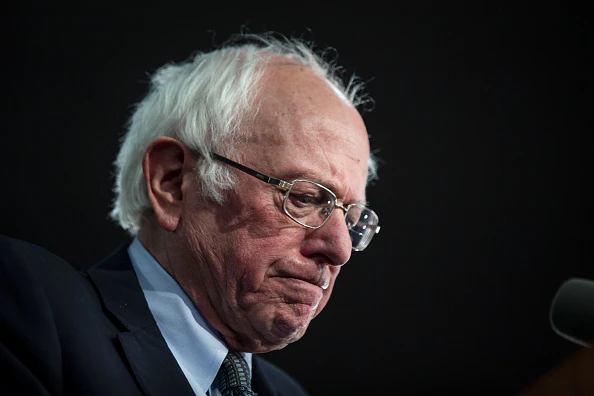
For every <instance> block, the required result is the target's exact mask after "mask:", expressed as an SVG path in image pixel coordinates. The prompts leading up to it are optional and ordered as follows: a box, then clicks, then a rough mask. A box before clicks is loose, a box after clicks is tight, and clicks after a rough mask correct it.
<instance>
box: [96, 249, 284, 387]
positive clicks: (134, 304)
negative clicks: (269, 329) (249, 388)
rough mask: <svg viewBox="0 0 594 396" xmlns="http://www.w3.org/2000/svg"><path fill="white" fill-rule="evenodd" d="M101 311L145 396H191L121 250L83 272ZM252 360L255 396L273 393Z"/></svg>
mask: <svg viewBox="0 0 594 396" xmlns="http://www.w3.org/2000/svg"><path fill="white" fill-rule="evenodd" d="M87 274H88V275H89V278H90V279H91V282H92V283H93V284H94V285H95V287H96V288H97V290H98V291H99V296H100V298H101V299H102V300H103V303H104V304H105V308H106V309H107V310H108V311H109V312H110V313H111V314H112V315H113V316H114V317H115V318H116V319H117V321H118V322H119V323H116V325H118V327H119V328H120V330H122V331H121V332H120V333H118V335H117V338H118V341H119V342H120V344H121V345H122V347H123V350H124V352H125V354H126V358H127V359H128V362H129V363H130V366H131V367H132V370H133V372H134V375H135V376H136V378H137V380H138V382H139V383H140V385H141V386H142V388H143V390H144V392H145V393H146V394H147V395H164V394H175V395H194V392H193V390H192V388H191V386H190V384H189V383H188V381H187V379H186V377H185V375H184V373H183V372H182V370H181V368H180V367H179V365H178V364H177V361H176V360H175V358H174V357H173V354H172V353H171V351H170V350H169V348H168V347H167V343H166V342H165V339H164V338H163V336H162V335H161V331H160V330H159V327H158V326H157V323H156V322H155V319H154V317H153V315H152V313H151V311H150V309H149V307H148V304H147V302H146V300H145V298H144V293H143V292H142V288H141V287H140V284H139V283H138V278H137V277H136V272H134V268H133V267H132V262H131V261H130V256H129V255H128V245H124V246H121V247H120V248H118V249H117V250H116V251H115V252H113V253H112V254H111V255H110V256H109V257H107V258H106V259H105V260H103V261H101V262H100V263H99V264H97V265H95V266H93V267H91V268H90V269H89V270H87ZM258 359H259V358H256V356H255V355H254V356H253V360H252V383H253V386H254V388H255V390H256V392H257V393H258V395H259V396H272V395H275V392H274V391H273V390H272V389H271V388H270V386H269V385H268V383H269V380H268V379H267V378H266V375H265V372H264V371H263V370H262V369H261V367H260V364H259V360H258Z"/></svg>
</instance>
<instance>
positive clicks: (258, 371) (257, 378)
mask: <svg viewBox="0 0 594 396" xmlns="http://www.w3.org/2000/svg"><path fill="white" fill-rule="evenodd" d="M269 383H270V381H269V380H268V378H266V373H265V372H264V370H262V368H261V367H260V358H259V357H258V356H256V355H252V387H253V388H254V390H255V391H256V392H257V393H258V396H275V395H276V394H277V393H276V392H274V391H273V390H272V388H271V387H270V385H269Z"/></svg>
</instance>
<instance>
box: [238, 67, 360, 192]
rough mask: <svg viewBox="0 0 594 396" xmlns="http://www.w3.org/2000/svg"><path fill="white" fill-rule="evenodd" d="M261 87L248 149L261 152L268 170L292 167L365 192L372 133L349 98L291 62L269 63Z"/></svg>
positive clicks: (321, 78) (307, 70)
mask: <svg viewBox="0 0 594 396" xmlns="http://www.w3.org/2000/svg"><path fill="white" fill-rule="evenodd" d="M261 84H262V85H261V87H260V91H259V96H258V104H259V110H258V114H257V116H256V117H255V119H254V120H253V122H252V124H251V126H250V129H251V131H250V132H251V133H250V138H249V139H248V144H249V146H251V147H252V148H255V149H256V150H257V155H258V158H259V160H260V161H261V162H262V163H263V165H265V166H274V165H276V164H278V162H279V161H281V162H282V163H291V164H292V165H293V166H296V167H297V166H299V167H301V168H302V169H309V171H310V172H312V173H314V172H316V170H317V171H319V173H320V175H319V176H320V177H322V176H323V175H329V176H328V177H334V178H338V179H342V180H345V182H344V183H350V184H356V185H357V187H355V186H351V187H349V188H350V189H355V188H356V189H357V190H359V189H362V190H363V191H364V186H365V181H366V179H367V160H368V156H369V141H368V136H367V130H366V128H365V125H364V123H363V120H362V119H361V116H360V114H359V112H358V111H357V110H356V109H355V108H354V106H353V105H352V104H351V103H350V102H349V101H348V100H347V99H346V98H345V97H344V95H342V94H341V93H340V92H339V91H338V90H337V89H336V88H334V87H333V86H332V85H331V84H330V83H328V81H326V80H325V79H324V78H323V77H322V76H320V75H318V74H316V73H315V72H313V71H312V70H311V69H309V68H308V67H306V66H303V65H301V64H298V63H296V62H292V61H280V62H279V63H270V64H269V65H268V66H267V68H266V71H265V73H264V75H263V78H262V80H261ZM358 185H362V187H361V188H359V187H358ZM328 187H330V186H328ZM359 195H360V194H359Z"/></svg>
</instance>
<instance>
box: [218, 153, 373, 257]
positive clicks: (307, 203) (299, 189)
mask: <svg viewBox="0 0 594 396" xmlns="http://www.w3.org/2000/svg"><path fill="white" fill-rule="evenodd" d="M211 155H212V157H213V158H214V159H216V160H218V161H221V162H223V163H225V164H227V165H230V166H232V167H234V168H236V169H239V170H240V171H242V172H245V173H247V174H248V175H251V176H254V177H255V178H257V179H260V180H262V181H263V182H265V183H268V184H273V185H275V186H277V187H278V188H280V189H282V190H284V191H285V196H284V198H283V212H284V213H285V214H286V215H287V216H288V217H289V218H290V219H291V220H293V221H295V222H297V223H299V224H301V225H302V226H304V227H307V228H312V229H318V228H320V227H321V226H323V225H324V224H325V223H326V222H327V221H328V219H329V218H330V216H331V215H332V212H333V211H334V208H336V207H339V208H340V209H342V210H344V219H345V221H346V224H347V229H348V230H349V235H350V237H351V242H352V245H353V250H355V251H357V252H360V251H361V250H363V249H365V248H366V247H367V246H368V245H369V243H370V242H371V239H372V238H373V236H374V235H375V234H377V233H378V232H379V230H380V226H379V225H378V223H379V218H378V217H377V215H376V214H375V212H374V211H373V210H371V209H369V208H367V207H365V206H364V205H361V204H358V203H353V204H350V205H348V206H347V207H344V206H342V205H339V204H338V201H337V199H336V195H335V194H334V193H333V192H332V191H330V190H329V189H328V188H326V187H324V186H322V185H321V184H318V183H315V182H312V181H309V180H300V179H297V180H293V181H292V182H290V183H289V182H286V181H283V180H280V179H275V178H273V177H270V176H266V175H264V174H262V173H260V172H257V171H255V170H253V169H250V168H248V167H247V166H244V165H241V164H240V163H237V162H235V161H232V160H230V159H228V158H225V157H222V156H220V155H218V154H215V153H211Z"/></svg>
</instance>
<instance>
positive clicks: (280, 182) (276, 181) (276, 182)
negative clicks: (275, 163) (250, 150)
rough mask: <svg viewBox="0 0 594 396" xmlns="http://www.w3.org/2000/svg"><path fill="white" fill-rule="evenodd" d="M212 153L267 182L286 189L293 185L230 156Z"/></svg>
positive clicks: (217, 157)
mask: <svg viewBox="0 0 594 396" xmlns="http://www.w3.org/2000/svg"><path fill="white" fill-rule="evenodd" d="M211 155H212V157H213V158H214V159H216V160H218V161H221V162H224V163H226V164H227V165H230V166H232V167H234V168H236V169H239V170H240V171H242V172H245V173H247V174H248V175H251V176H254V177H255V178H258V179H260V180H262V181H263V182H265V183H269V184H274V185H275V186H279V187H281V188H283V189H285V190H288V189H289V188H290V187H291V183H287V182H286V181H283V180H280V179H275V178H274V177H270V176H266V175H264V174H262V173H260V172H257V171H255V170H253V169H251V168H248V167H247V166H244V165H241V164H240V163H238V162H235V161H232V160H230V159H229V158H225V157H223V156H220V155H218V154H216V153H211Z"/></svg>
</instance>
